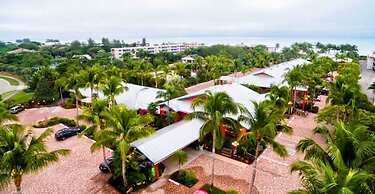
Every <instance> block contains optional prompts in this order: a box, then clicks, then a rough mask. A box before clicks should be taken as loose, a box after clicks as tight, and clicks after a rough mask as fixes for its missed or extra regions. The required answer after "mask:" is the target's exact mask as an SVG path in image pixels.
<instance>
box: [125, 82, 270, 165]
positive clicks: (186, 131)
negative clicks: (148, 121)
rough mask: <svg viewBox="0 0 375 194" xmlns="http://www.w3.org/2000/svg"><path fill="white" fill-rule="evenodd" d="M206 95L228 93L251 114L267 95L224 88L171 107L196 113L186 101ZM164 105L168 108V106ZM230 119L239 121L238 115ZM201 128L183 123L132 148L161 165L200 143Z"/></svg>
mask: <svg viewBox="0 0 375 194" xmlns="http://www.w3.org/2000/svg"><path fill="white" fill-rule="evenodd" d="M206 91H211V92H226V93H227V94H228V95H229V96H231V97H232V98H233V100H234V101H235V102H237V103H241V104H243V105H244V106H245V107H246V108H247V109H248V110H249V111H250V112H253V111H254V107H253V104H252V101H256V102H260V101H263V100H264V99H265V95H263V94H258V93H257V92H254V91H253V90H251V89H248V88H246V87H245V86H242V85H240V84H225V85H216V86H213V87H210V88H208V89H205V90H201V91H198V92H195V93H192V94H189V95H185V96H182V97H179V98H176V99H173V100H171V101H170V102H169V106H170V108H172V109H173V110H175V111H183V112H187V113H190V112H193V109H192V108H191V103H190V102H186V101H184V99H186V98H190V97H194V96H200V95H202V94H205V93H206ZM164 104H166V105H167V103H164ZM230 116H231V117H237V115H230ZM202 125H203V121H201V120H198V119H193V120H191V121H187V120H182V121H179V122H177V123H175V124H172V125H169V126H167V127H165V128H163V129H160V130H159V131H157V132H156V133H155V134H153V135H152V136H150V137H146V138H142V139H139V140H137V141H135V142H133V143H132V144H131V145H132V146H133V147H136V148H137V149H138V150H139V151H140V152H142V153H143V154H144V155H145V156H146V157H147V158H148V159H150V160H151V161H152V162H154V163H159V162H161V161H163V160H165V159H166V158H168V157H169V156H171V155H172V154H173V153H174V152H176V151H178V150H180V149H182V148H184V147H186V146H187V145H189V144H191V143H192V142H194V141H196V140H198V138H199V130H200V127H201V126H202Z"/></svg>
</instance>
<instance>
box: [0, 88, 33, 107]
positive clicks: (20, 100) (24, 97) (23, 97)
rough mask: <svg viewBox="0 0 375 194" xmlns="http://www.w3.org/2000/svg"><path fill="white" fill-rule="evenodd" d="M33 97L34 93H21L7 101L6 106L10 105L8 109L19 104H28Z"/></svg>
mask: <svg viewBox="0 0 375 194" xmlns="http://www.w3.org/2000/svg"><path fill="white" fill-rule="evenodd" d="M33 96H34V92H25V91H20V92H18V93H17V94H16V95H14V96H12V97H10V98H9V99H7V100H5V104H6V105H8V107H12V106H14V105H17V104H25V103H28V102H29V101H30V100H31V99H32V98H33Z"/></svg>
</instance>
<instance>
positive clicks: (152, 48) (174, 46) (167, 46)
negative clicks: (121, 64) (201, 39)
mask: <svg viewBox="0 0 375 194" xmlns="http://www.w3.org/2000/svg"><path fill="white" fill-rule="evenodd" d="M199 46H203V44H198V43H163V44H154V45H149V46H147V45H146V46H135V47H124V48H112V49H111V53H112V56H113V57H114V58H116V59H119V58H121V56H122V55H123V54H124V53H130V54H132V55H133V57H135V56H136V55H137V52H139V51H141V50H143V51H146V52H148V53H150V54H156V53H159V52H170V53H178V52H181V51H184V50H185V49H188V48H197V47H199Z"/></svg>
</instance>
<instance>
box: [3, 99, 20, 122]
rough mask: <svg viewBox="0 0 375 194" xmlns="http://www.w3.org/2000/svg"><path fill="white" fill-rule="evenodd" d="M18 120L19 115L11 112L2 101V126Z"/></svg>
mask: <svg viewBox="0 0 375 194" xmlns="http://www.w3.org/2000/svg"><path fill="white" fill-rule="evenodd" d="M16 120H17V116H16V115H12V114H10V113H9V110H8V109H7V108H6V106H5V104H4V103H2V102H0V126H1V125H3V124H4V123H6V122H8V121H16Z"/></svg>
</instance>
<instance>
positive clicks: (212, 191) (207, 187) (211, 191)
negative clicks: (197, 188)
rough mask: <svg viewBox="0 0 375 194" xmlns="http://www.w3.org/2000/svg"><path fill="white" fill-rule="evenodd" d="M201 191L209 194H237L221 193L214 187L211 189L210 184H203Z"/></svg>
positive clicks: (232, 192) (233, 192)
mask: <svg viewBox="0 0 375 194" xmlns="http://www.w3.org/2000/svg"><path fill="white" fill-rule="evenodd" d="M201 189H203V190H205V191H207V192H208V193H209V194H237V193H238V192H237V191H235V190H229V191H223V190H221V189H219V188H217V187H215V186H213V187H211V185H210V184H204V185H203V186H202V188H201Z"/></svg>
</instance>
